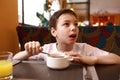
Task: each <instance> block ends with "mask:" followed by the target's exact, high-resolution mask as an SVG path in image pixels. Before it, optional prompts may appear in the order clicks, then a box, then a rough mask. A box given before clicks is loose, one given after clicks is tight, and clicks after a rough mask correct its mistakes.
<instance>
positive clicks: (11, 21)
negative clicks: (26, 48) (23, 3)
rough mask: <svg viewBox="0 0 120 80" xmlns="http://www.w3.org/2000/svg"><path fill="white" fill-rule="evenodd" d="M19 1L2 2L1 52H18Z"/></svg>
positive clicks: (0, 13)
mask: <svg viewBox="0 0 120 80" xmlns="http://www.w3.org/2000/svg"><path fill="white" fill-rule="evenodd" d="M17 25H18V15H17V0H0V51H11V52H13V53H16V52H18V50H19V47H18V37H17V34H16V27H17Z"/></svg>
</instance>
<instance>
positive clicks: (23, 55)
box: [13, 50, 31, 60]
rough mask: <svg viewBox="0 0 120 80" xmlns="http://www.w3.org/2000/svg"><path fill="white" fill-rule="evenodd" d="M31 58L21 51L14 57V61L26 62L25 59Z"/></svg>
mask: <svg viewBox="0 0 120 80" xmlns="http://www.w3.org/2000/svg"><path fill="white" fill-rule="evenodd" d="M30 56H31V54H28V53H27V51H25V50H24V51H20V52H18V53H17V54H15V55H14V56H13V59H17V60H24V59H28V58H29V57H30Z"/></svg>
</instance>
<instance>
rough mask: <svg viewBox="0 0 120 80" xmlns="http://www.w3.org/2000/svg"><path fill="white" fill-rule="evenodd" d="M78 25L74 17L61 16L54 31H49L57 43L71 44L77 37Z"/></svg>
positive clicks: (69, 15)
mask: <svg viewBox="0 0 120 80" xmlns="http://www.w3.org/2000/svg"><path fill="white" fill-rule="evenodd" d="M78 32H79V31H78V24H77V19H76V17H75V16H73V15H71V14H62V15H61V16H60V17H59V18H58V20H57V25H56V29H53V31H51V33H52V35H53V36H54V37H55V38H56V40H57V42H58V43H65V44H73V43H75V42H76V40H77V37H78Z"/></svg>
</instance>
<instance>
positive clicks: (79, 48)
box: [30, 43, 109, 59]
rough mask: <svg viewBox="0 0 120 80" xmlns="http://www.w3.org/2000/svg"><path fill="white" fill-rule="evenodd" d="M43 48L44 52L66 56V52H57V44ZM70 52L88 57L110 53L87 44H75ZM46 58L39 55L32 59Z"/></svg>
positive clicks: (43, 55) (44, 55) (46, 45)
mask: <svg viewBox="0 0 120 80" xmlns="http://www.w3.org/2000/svg"><path fill="white" fill-rule="evenodd" d="M42 48H43V52H47V53H50V54H52V53H54V54H61V55H63V54H64V52H60V51H58V50H57V46H56V43H50V44H45V45H44V46H42ZM69 52H74V53H78V54H81V55H86V56H104V55H108V54H109V52H107V51H104V50H101V49H99V48H96V47H93V46H91V45H89V44H87V43H75V44H74V46H73V49H72V50H71V51H69ZM46 57H47V55H46V54H41V53H39V54H37V55H34V56H31V57H30V58H33V59H46Z"/></svg>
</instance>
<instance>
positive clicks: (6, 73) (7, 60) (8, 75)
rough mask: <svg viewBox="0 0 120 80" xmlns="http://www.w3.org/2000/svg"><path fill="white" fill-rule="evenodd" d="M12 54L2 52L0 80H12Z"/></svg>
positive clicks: (0, 55) (0, 57) (0, 54)
mask: <svg viewBox="0 0 120 80" xmlns="http://www.w3.org/2000/svg"><path fill="white" fill-rule="evenodd" d="M12 56H13V53H12V52H7V51H6V52H0V80H12V78H13V76H12V72H13V65H12Z"/></svg>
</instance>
